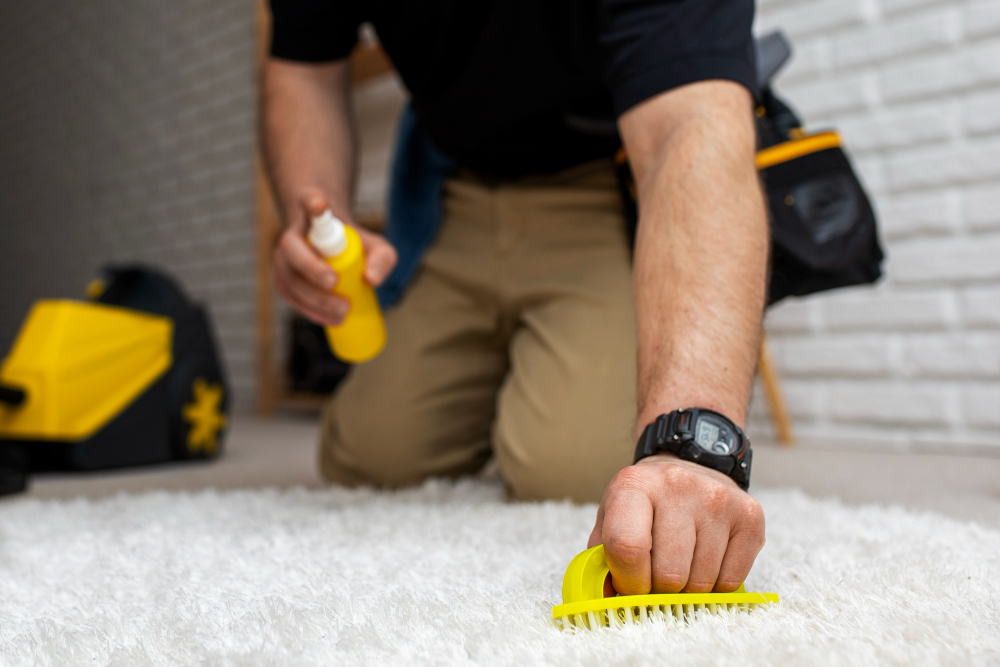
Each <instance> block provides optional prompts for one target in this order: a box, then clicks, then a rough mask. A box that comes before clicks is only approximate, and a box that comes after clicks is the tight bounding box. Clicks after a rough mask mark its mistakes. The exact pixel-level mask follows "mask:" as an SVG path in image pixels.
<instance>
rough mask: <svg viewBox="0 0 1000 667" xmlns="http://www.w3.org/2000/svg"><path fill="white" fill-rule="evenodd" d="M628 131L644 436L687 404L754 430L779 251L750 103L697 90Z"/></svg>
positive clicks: (717, 88) (733, 92)
mask: <svg viewBox="0 0 1000 667" xmlns="http://www.w3.org/2000/svg"><path fill="white" fill-rule="evenodd" d="M670 96H674V98H673V99H671V97H670ZM622 132H623V136H624V139H625V143H626V147H627V148H628V151H629V155H630V158H631V161H632V165H633V169H634V170H635V174H636V181H637V187H638V195H639V211H640V216H639V229H638V236H637V240H636V255H635V299H636V311H637V318H638V345H639V358H638V364H639V387H638V399H639V405H638V421H637V430H641V429H642V428H643V427H644V426H645V425H646V424H647V423H649V422H651V421H653V419H655V417H656V415H658V414H662V413H666V412H670V411H672V410H675V409H678V408H684V407H705V408H711V409H714V410H717V411H719V412H721V413H723V414H725V415H727V416H729V418H730V419H732V420H734V421H735V422H737V423H738V424H743V422H744V420H745V417H746V409H747V403H748V401H749V395H750V388H751V383H752V379H753V373H754V368H755V365H756V359H757V349H758V342H759V335H760V328H761V318H762V314H763V308H764V299H765V280H766V263H767V252H768V225H767V216H766V213H765V209H764V202H763V197H762V193H761V189H760V185H759V181H758V178H757V174H756V170H755V169H754V164H753V157H754V148H755V140H754V129H753V121H752V112H751V100H750V96H749V94H748V93H747V92H746V90H745V89H743V88H742V87H740V86H737V85H736V84H732V83H728V82H706V83H701V84H695V85H693V86H687V87H685V88H683V89H680V90H678V91H673V92H671V93H668V94H666V95H664V96H661V97H660V98H654V99H653V100H650V101H649V102H647V103H645V104H644V105H640V107H637V108H636V109H634V110H632V111H630V112H629V113H627V114H626V115H625V116H624V117H623V118H622Z"/></svg>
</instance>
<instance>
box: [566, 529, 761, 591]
mask: <svg viewBox="0 0 1000 667" xmlns="http://www.w3.org/2000/svg"><path fill="white" fill-rule="evenodd" d="M610 572H611V570H610V568H609V567H608V559H607V558H606V557H605V555H604V545H603V544H598V545H597V546H596V547H591V548H590V549H587V550H586V551H584V552H581V553H579V554H577V555H576V557H575V558H574V559H573V560H571V561H570V563H569V567H567V568H566V575H565V576H564V577H563V587H562V598H563V604H568V603H570V602H584V601H586V600H599V599H601V598H603V597H604V581H605V580H606V579H607V578H608V574H609V573H610ZM734 592H735V593H745V592H746V589H745V588H744V587H743V584H740V587H739V588H738V589H736V591H734Z"/></svg>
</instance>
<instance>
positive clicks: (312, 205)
mask: <svg viewBox="0 0 1000 667" xmlns="http://www.w3.org/2000/svg"><path fill="white" fill-rule="evenodd" d="M301 201H302V207H303V208H304V209H305V211H306V216H307V220H309V221H311V220H312V219H313V218H315V217H317V216H319V215H322V214H323V211H325V210H326V209H328V208H330V204H329V202H327V200H326V195H324V194H323V191H322V190H320V189H319V188H307V189H306V190H305V192H303V193H302V197H301Z"/></svg>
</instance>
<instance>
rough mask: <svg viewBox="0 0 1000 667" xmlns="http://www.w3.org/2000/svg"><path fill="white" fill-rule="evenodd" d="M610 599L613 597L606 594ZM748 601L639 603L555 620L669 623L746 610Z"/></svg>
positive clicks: (570, 625) (591, 625)
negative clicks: (700, 616) (705, 615)
mask: <svg viewBox="0 0 1000 667" xmlns="http://www.w3.org/2000/svg"><path fill="white" fill-rule="evenodd" d="M608 599H609V600H610V599H613V598H608ZM751 607H752V605H750V604H748V603H742V604H741V603H735V602H731V603H709V604H661V605H640V606H627V605H626V606H622V607H608V608H607V609H597V610H594V611H588V612H586V613H583V614H573V615H571V616H563V617H561V618H560V619H559V620H558V623H557V624H558V625H559V626H560V627H561V628H562V629H563V630H578V629H586V630H596V629H598V628H607V627H615V628H620V627H623V626H625V625H637V624H641V623H649V622H651V621H652V622H659V623H666V624H667V625H672V624H674V623H684V622H687V621H689V620H691V619H693V618H694V617H695V616H696V615H698V614H703V613H706V612H707V613H710V614H720V613H722V612H736V611H750V608H751Z"/></svg>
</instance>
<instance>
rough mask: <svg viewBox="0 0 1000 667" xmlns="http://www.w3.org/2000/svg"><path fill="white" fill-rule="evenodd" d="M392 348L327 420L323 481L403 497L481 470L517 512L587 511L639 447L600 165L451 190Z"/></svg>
mask: <svg viewBox="0 0 1000 667" xmlns="http://www.w3.org/2000/svg"><path fill="white" fill-rule="evenodd" d="M443 205H444V220H443V222H442V227H441V230H440V233H439V236H438V238H437V240H436V242H435V244H434V245H433V247H432V248H431V249H430V250H429V251H428V253H427V254H426V256H425V258H424V262H423V265H422V267H421V269H420V271H419V273H418V274H417V277H416V278H415V280H414V281H413V283H412V284H411V285H410V287H409V289H408V290H407V292H406V294H405V296H404V297H403V299H402V300H401V302H400V303H399V304H398V305H397V306H396V307H395V308H393V309H392V310H390V311H389V312H387V314H386V326H387V328H388V332H389V342H388V345H387V346H386V348H385V350H384V351H383V352H382V354H381V355H380V356H379V357H377V358H376V359H375V360H373V361H371V362H368V363H367V364H362V365H359V366H357V367H355V368H354V369H353V371H352V372H351V375H350V376H349V377H348V379H347V380H346V381H345V382H344V384H343V386H342V387H341V388H340V390H339V391H338V392H337V394H336V395H335V397H334V398H333V399H332V400H331V401H330V402H329V404H328V405H327V407H326V410H325V411H324V425H323V434H322V442H321V447H320V468H321V470H322V473H323V475H324V476H325V477H326V478H327V479H329V480H330V481H332V482H336V483H340V484H350V485H355V484H375V485H379V486H402V485H407V484H414V483H418V482H420V481H421V480H423V479H425V478H427V477H431V476H458V475H462V474H467V473H471V472H474V471H476V470H478V469H479V468H481V467H482V466H483V464H484V463H485V462H486V461H487V459H488V458H489V457H490V455H491V454H494V455H495V456H496V458H497V463H498V464H499V467H500V471H501V474H502V475H503V478H504V480H505V481H506V483H507V486H508V488H509V490H510V492H511V494H512V495H513V496H514V497H515V498H521V499H543V498H567V497H568V498H572V499H574V500H577V501H597V500H599V499H600V497H601V494H602V493H603V491H604V487H605V486H606V485H607V483H608V482H609V481H610V479H611V477H612V476H613V475H614V474H615V473H616V472H617V471H618V470H620V469H621V468H622V467H624V466H626V465H628V464H629V463H631V457H632V451H633V448H634V442H633V428H634V420H635V409H636V408H635V385H636V343H635V324H634V312H633V301H632V278H631V275H632V271H631V264H630V258H629V251H628V246H627V241H626V238H625V232H624V224H623V218H622V213H621V203H620V199H619V195H618V191H617V188H616V183H615V177H614V172H613V168H612V164H611V162H610V161H607V162H605V161H600V162H595V163H589V164H586V165H581V166H579V167H575V168H573V169H570V170H568V171H566V172H563V173H561V174H557V175H554V176H546V177H532V178H529V179H525V180H523V181H519V182H517V183H502V184H499V185H489V184H487V183H484V182H482V181H478V180H476V179H475V178H473V177H471V176H467V175H463V176H459V177H458V178H455V179H452V180H450V181H449V182H448V183H447V185H446V188H445V193H444V200H443Z"/></svg>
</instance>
